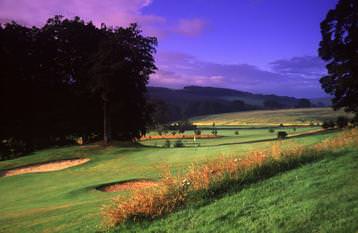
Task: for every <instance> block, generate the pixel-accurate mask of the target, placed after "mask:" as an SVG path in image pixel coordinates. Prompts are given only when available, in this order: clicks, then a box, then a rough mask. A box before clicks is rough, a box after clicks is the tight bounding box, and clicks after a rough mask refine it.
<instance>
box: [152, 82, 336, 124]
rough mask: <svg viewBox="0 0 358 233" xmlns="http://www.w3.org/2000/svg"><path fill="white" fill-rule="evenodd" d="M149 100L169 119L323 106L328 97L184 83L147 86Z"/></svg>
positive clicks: (326, 102)
mask: <svg viewBox="0 0 358 233" xmlns="http://www.w3.org/2000/svg"><path fill="white" fill-rule="evenodd" d="M148 97H149V99H150V100H151V101H153V102H154V103H156V104H157V105H159V106H161V108H162V109H163V108H164V109H165V110H162V111H166V114H167V116H166V117H165V118H166V119H168V120H178V119H185V118H189V117H193V116H199V115H207V114H217V113H227V112H238V111H247V110H258V109H287V108H297V107H315V106H319V107H324V106H328V105H329V101H327V100H325V101H323V100H321V99H318V100H314V101H312V104H309V102H308V104H307V103H303V105H302V99H298V98H294V97H288V96H277V95H263V94H254V93H249V92H243V91H238V90H233V89H227V88H216V87H199V86H187V87H184V88H183V89H169V88H163V87H148Z"/></svg>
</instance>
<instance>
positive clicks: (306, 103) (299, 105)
mask: <svg viewBox="0 0 358 233" xmlns="http://www.w3.org/2000/svg"><path fill="white" fill-rule="evenodd" d="M311 106H312V104H311V101H309V100H308V99H299V100H298V103H297V105H296V108H310V107H311Z"/></svg>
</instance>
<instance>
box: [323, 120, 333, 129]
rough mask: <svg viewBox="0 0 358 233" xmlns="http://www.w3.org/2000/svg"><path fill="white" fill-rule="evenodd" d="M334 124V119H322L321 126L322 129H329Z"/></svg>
mask: <svg viewBox="0 0 358 233" xmlns="http://www.w3.org/2000/svg"><path fill="white" fill-rule="evenodd" d="M335 126H336V124H335V122H334V121H324V122H323V124H322V128H323V129H331V128H334V127H335Z"/></svg>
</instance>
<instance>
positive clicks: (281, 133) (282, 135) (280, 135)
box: [277, 131, 287, 139]
mask: <svg viewBox="0 0 358 233" xmlns="http://www.w3.org/2000/svg"><path fill="white" fill-rule="evenodd" d="M286 137H287V132H285V131H279V132H277V138H278V139H285V138H286Z"/></svg>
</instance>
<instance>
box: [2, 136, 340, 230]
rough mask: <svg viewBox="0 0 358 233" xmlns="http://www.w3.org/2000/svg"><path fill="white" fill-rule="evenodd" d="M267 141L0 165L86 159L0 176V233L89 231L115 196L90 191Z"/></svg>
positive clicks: (118, 149)
mask: <svg viewBox="0 0 358 233" xmlns="http://www.w3.org/2000/svg"><path fill="white" fill-rule="evenodd" d="M333 135H335V132H327V133H322V134H318V135H310V136H305V137H301V138H295V139H289V140H288V141H295V142H297V143H301V144H305V145H312V144H314V143H317V142H319V141H322V140H323V139H325V138H327V137H331V136H333ZM210 140H212V139H210ZM213 140H216V139H213ZM213 142H214V141H213ZM214 143H215V142H214ZM271 143H272V142H260V143H246V144H232V145H222V146H214V147H205V146H201V147H199V148H169V149H166V148H152V147H144V146H123V145H114V146H112V147H108V148H101V147H99V148H91V147H90V148H81V147H80V146H72V147H64V148H54V149H48V150H42V151H38V152H35V153H33V154H32V155H29V156H25V157H22V158H18V159H15V160H8V161H1V162H0V169H1V170H3V169H9V168H14V167H18V166H23V165H28V164H33V163H37V162H45V161H52V160H58V159H66V158H78V157H86V158H90V159H91V161H90V162H88V163H86V164H84V165H81V166H78V167H73V168H69V169H65V170H62V171H57V172H49V173H43V174H26V175H19V176H13V177H1V178H0V232H94V231H96V230H98V226H99V225H100V222H101V216H100V213H99V210H100V208H101V207H102V206H103V205H104V204H108V203H110V202H111V199H112V198H113V197H114V196H116V195H118V194H116V193H103V192H100V191H98V190H96V189H95V187H97V186H99V185H102V184H105V183H111V182H119V181H124V180H129V179H135V178H150V179H157V178H159V176H160V170H161V169H162V167H163V166H164V165H169V166H170V167H172V168H173V170H172V171H173V172H182V171H184V170H185V169H186V168H187V167H188V166H189V165H190V164H191V163H192V162H198V163H201V162H203V161H208V160H212V159H215V158H217V157H218V156H230V155H232V154H236V155H240V154H242V155H244V154H246V153H247V152H248V151H252V150H257V149H260V148H265V147H267V146H269V145H270V144H271ZM121 195H127V193H121Z"/></svg>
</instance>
